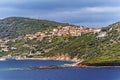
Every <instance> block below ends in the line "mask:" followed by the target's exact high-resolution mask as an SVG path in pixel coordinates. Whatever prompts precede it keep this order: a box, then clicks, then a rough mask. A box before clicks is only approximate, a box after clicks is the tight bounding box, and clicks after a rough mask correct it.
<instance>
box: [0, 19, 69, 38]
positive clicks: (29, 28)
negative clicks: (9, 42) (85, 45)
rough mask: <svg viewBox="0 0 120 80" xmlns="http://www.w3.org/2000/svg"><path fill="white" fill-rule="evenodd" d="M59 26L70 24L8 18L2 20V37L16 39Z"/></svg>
mask: <svg viewBox="0 0 120 80" xmlns="http://www.w3.org/2000/svg"><path fill="white" fill-rule="evenodd" d="M58 25H68V24H64V23H58V22H54V21H48V20H39V19H31V18H24V17H8V18H5V19H2V20H0V37H2V38H3V37H9V38H15V37H18V36H23V35H25V34H31V33H35V32H37V31H41V30H45V29H49V28H54V27H56V26H58Z"/></svg>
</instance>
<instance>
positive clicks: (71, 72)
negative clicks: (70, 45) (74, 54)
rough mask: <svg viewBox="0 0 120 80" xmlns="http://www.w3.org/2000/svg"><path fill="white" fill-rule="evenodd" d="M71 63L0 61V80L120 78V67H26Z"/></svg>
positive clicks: (97, 79) (106, 79)
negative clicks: (38, 68) (33, 68)
mask: <svg viewBox="0 0 120 80" xmlns="http://www.w3.org/2000/svg"><path fill="white" fill-rule="evenodd" d="M71 63H72V62H66V61H52V60H7V61H0V80H120V68H101V69H97V68H93V69H91V68H64V69H44V70H29V69H28V68H29V67H35V66H49V65H63V64H71Z"/></svg>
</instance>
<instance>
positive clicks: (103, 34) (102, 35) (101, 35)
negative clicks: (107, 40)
mask: <svg viewBox="0 0 120 80" xmlns="http://www.w3.org/2000/svg"><path fill="white" fill-rule="evenodd" d="M106 34H107V33H106V32H101V33H100V34H99V35H98V36H97V38H99V37H105V36H106Z"/></svg>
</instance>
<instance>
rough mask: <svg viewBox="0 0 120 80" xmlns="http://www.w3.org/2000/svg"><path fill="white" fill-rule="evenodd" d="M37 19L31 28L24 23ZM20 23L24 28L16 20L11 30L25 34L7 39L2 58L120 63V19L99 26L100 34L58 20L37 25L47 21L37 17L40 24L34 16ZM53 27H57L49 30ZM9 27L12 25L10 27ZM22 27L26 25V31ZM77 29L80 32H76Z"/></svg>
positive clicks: (105, 63)
mask: <svg viewBox="0 0 120 80" xmlns="http://www.w3.org/2000/svg"><path fill="white" fill-rule="evenodd" d="M8 19H10V20H11V19H12V21H13V19H14V18H8ZM16 19H17V18H15V20H16ZM5 20H7V19H3V20H2V21H3V22H6V21H5ZM10 20H9V22H10ZM19 20H20V18H19V19H18V20H17V22H18V21H19ZM23 20H27V21H23ZM29 20H30V21H29ZM7 21H8V20H7ZM34 21H35V25H36V26H37V27H30V28H28V27H26V26H25V25H27V23H25V22H31V23H32V22H33V23H34ZM21 22H23V23H24V24H22V25H24V27H20V26H18V24H17V23H16V22H15V24H16V25H17V28H16V29H14V30H13V29H11V30H13V31H15V30H16V32H17V33H19V32H22V33H19V35H23V37H17V38H11V39H10V40H7V43H5V44H6V45H7V49H8V50H6V51H3V52H0V53H1V54H0V56H1V57H2V56H5V55H8V54H10V55H12V56H21V57H32V58H36V57H37V58H41V57H51V58H56V59H59V58H62V59H63V58H65V59H68V58H69V59H77V60H83V62H82V64H85V65H96V66H97V65H120V26H119V25H120V23H119V22H117V23H114V24H111V25H109V26H107V27H104V28H101V29H97V30H101V31H98V32H97V33H96V32H95V31H96V29H89V28H84V27H80V28H78V27H76V26H65V25H67V24H61V23H56V22H49V21H48V23H46V21H45V24H46V25H48V26H47V27H45V26H43V27H42V26H39V25H38V24H41V23H44V21H42V22H41V20H38V22H41V23H36V20H34V19H28V18H27V19H26V18H22V20H21ZM21 22H18V23H21ZM51 24H52V25H51ZM19 25H20V24H19ZM50 25H51V26H50ZM57 25H61V26H62V28H59V29H57V28H56V27H57ZM29 26H30V23H29ZM63 26H65V27H63ZM19 27H20V29H19ZM53 27H54V29H49V28H53ZM9 28H11V26H10V27H9ZM12 28H13V27H12ZM23 28H26V29H27V30H26V29H23ZM36 29H38V30H36ZM8 30H9V29H8ZM57 30H58V31H57ZM32 31H33V32H32ZM52 31H53V32H52ZM54 31H55V32H54ZM56 31H57V32H56ZM62 31H63V32H62ZM76 31H78V33H81V34H76V35H73V34H74V32H76ZM86 31H87V32H86ZM59 32H61V33H62V35H60V33H59ZM11 33H13V32H11ZM23 33H24V34H26V35H24V34H23ZM27 33H34V34H27ZM57 33H58V34H57ZM63 33H64V34H65V35H64V34H63ZM66 33H68V34H66ZM11 36H12V37H13V35H10V36H9V37H11ZM5 42H6V41H5Z"/></svg>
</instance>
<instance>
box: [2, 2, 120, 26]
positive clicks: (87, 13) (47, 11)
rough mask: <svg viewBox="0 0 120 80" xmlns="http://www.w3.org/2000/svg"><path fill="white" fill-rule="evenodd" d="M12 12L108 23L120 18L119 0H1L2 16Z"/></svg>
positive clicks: (69, 21)
mask: <svg viewBox="0 0 120 80" xmlns="http://www.w3.org/2000/svg"><path fill="white" fill-rule="evenodd" d="M10 16H21V17H31V18H40V19H47V20H54V21H58V22H65V23H71V24H77V25H83V26H89V27H96V26H106V25H108V24H111V23H113V22H117V21H120V0H0V18H5V17H10Z"/></svg>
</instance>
